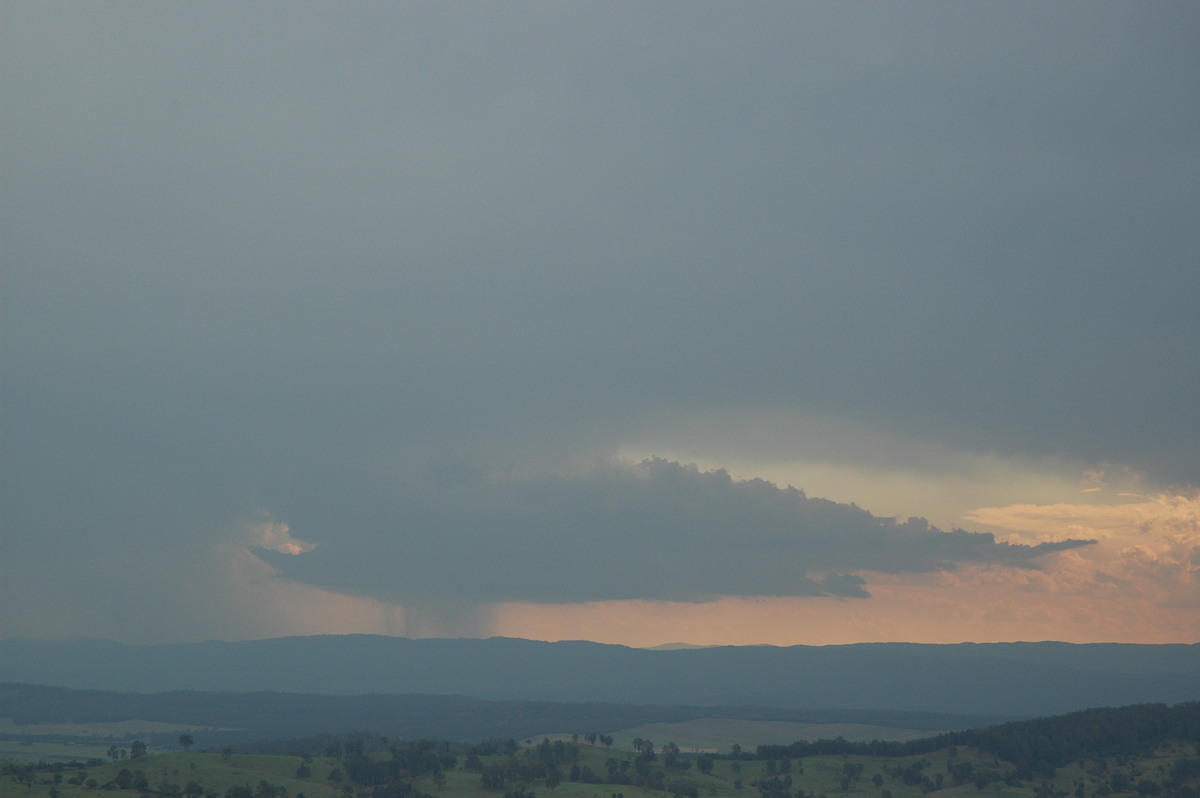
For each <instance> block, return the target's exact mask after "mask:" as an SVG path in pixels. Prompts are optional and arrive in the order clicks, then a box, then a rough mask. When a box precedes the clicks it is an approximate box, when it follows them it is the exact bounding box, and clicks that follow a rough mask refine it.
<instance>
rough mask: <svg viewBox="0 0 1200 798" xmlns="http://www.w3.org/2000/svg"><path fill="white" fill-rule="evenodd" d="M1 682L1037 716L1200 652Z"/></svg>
mask: <svg viewBox="0 0 1200 798" xmlns="http://www.w3.org/2000/svg"><path fill="white" fill-rule="evenodd" d="M0 680H3V681H5V682H24V683H28V684H36V685H55V686H62V687H70V688H76V689H92V690H98V689H103V690H115V691H130V692H140V693H152V692H164V691H177V690H192V691H216V692H254V691H277V692H292V693H312V694H324V695H343V696H345V695H360V694H368V693H378V694H384V693H387V694H429V695H439V694H440V695H458V696H470V697H472V698H476V699H484V700H492V701H540V702H568V703H590V702H595V703H610V704H652V705H659V706H663V705H684V706H690V707H730V706H741V707H767V708H773V709H778V710H847V711H850V710H856V711H864V710H871V711H879V710H883V711H894V712H913V711H920V712H931V713H956V714H958V715H962V716H988V717H999V716H1004V717H1036V716H1046V715H1052V714H1058V713H1064V712H1070V711H1073V710H1079V709H1085V708H1089V707H1098V706H1121V705H1127V704H1138V703H1153V702H1161V703H1168V704H1174V703H1179V702H1184V701H1195V700H1198V699H1200V644H1196V645H1130V644H1088V645H1076V644H1069V643H1054V642H1042V643H987V644H972V643H964V644H956V645H926V644H912V643H864V644H858V645H848V646H790V647H774V646H740V647H732V646H726V647H714V648H686V649H671V650H647V649H635V648H628V647H626V646H616V645H605V644H600V643H590V642H579V641H575V642H558V643H546V642H538V641H532V640H517V639H512V638H489V639H486V640H473V639H450V640H436V639H419V640H414V639H409V638H399V637H380V636H372V635H345V636H331V635H323V636H314V637H286V638H276V639H269V640H254V641H245V642H233V643H227V642H208V643H176V644H169V645H156V646H133V645H125V644H120V643H114V642H111V641H105V640H53V639H7V640H0Z"/></svg>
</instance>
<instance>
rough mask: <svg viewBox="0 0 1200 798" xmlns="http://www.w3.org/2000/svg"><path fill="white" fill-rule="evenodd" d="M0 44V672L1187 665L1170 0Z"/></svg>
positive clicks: (787, 8)
mask: <svg viewBox="0 0 1200 798" xmlns="http://www.w3.org/2000/svg"><path fill="white" fill-rule="evenodd" d="M0 14H2V15H3V18H2V20H0V73H2V75H0V81H2V83H0V86H2V89H0V90H2V97H0V99H2V106H0V153H2V159H3V160H2V163H0V167H2V174H0V200H2V203H3V205H2V207H0V256H2V257H3V271H2V274H0V279H2V283H0V290H2V293H0V298H2V305H0V310H2V317H0V325H2V326H0V525H2V528H0V635H3V636H43V635H86V636H96V637H111V638H115V639H119V640H125V641H133V642H161V641H168V640H202V639H213V638H218V639H243V638H252V637H264V636H276V635H283V634H307V633H319V632H375V633H387V634H410V635H426V636H427V635H487V634H505V635H512V636H527V637H538V638H544V639H563V638H590V639H596V640H603V641H609V642H622V643H629V644H634V645H654V644H658V643H666V642H671V641H687V642H693V643H777V644H791V643H841V642H854V641H858V640H921V641H939V642H952V641H959V640H981V641H982V640H1017V639H1062V640H1073V641H1087V640H1119V641H1139V642H1172V641H1173V642H1196V641H1198V640H1200V494H1198V486H1200V445H1198V443H1200V420H1198V417H1197V412H1196V407H1197V399H1196V397H1197V396H1198V395H1200V312H1198V311H1197V301H1198V299H1200V146H1198V145H1197V142H1198V141H1200V92H1197V90H1196V89H1197V86H1200V48H1198V47H1197V46H1196V44H1197V42H1198V41H1200V6H1197V5H1196V4H1195V3H1189V2H1180V3H1126V2H1121V3H1103V2H1094V0H1088V2H1079V3H1070V2H1058V3H1046V2H1040V1H1039V2H1028V3H1022V2H1006V3H992V4H979V3H972V4H963V3H949V2H947V3H939V2H923V3H893V2H888V3H852V4H851V3H820V4H817V3H736V4H733V3H705V2H687V3H683V2H679V3H672V2H660V3H640V2H639V3H635V2H627V3H605V4H595V3H559V2H553V3H551V2H547V3H531V2H517V3H462V4H455V3H354V4H329V3H298V2H286V3H284V2H278V3H273V2H270V3H268V2H260V3H243V2H237V3H233V2H229V3H223V2H193V3H158V2H110V3H85V2H77V3H59V2H49V1H42V0H39V2H7V3H5V4H4V5H3V8H2V9H0ZM910 518H911V519H912V520H909V519H910Z"/></svg>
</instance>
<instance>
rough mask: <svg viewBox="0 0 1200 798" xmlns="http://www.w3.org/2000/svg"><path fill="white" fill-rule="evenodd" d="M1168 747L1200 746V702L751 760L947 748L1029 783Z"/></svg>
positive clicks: (801, 745)
mask: <svg viewBox="0 0 1200 798" xmlns="http://www.w3.org/2000/svg"><path fill="white" fill-rule="evenodd" d="M1168 741H1176V742H1187V743H1196V742H1200V702H1189V703H1184V704H1176V705H1175V706H1168V705H1166V704H1138V705H1133V706H1127V707H1102V708H1096V709H1086V710H1082V711H1080V712H1069V713H1067V714H1065V715H1057V716H1054V717H1048V718H1034V719H1031V720H1021V721H1012V722H1009V723H1002V724H999V725H996V726H988V727H985V728H979V729H968V730H965V731H957V732H947V733H945V734H938V735H935V736H932V737H924V738H921V739H919V740H911V741H908V742H888V741H880V740H875V741H872V742H869V743H853V742H848V741H846V740H815V741H800V742H796V743H792V744H791V745H760V746H758V747H757V749H756V752H755V755H756V757H757V758H758V759H783V758H793V759H794V758H799V757H804V756H814V755H818V754H838V755H850V754H865V755H871V756H913V755H917V754H924V753H929V752H931V751H936V750H939V749H943V748H948V747H952V746H971V747H974V748H977V749H978V750H980V751H985V752H988V753H991V754H994V755H995V756H997V757H998V758H1000V759H1003V760H1005V761H1007V762H1009V763H1011V764H1012V765H1013V766H1014V768H1015V770H1016V773H1017V777H1018V778H1030V777H1032V776H1033V775H1035V774H1039V773H1047V772H1050V771H1052V770H1053V769H1054V768H1057V767H1061V766H1063V765H1065V764H1067V763H1068V762H1072V761H1076V760H1079V759H1099V758H1104V757H1110V756H1118V757H1120V756H1125V757H1129V756H1142V755H1145V754H1148V753H1150V752H1152V751H1154V750H1155V749H1157V748H1159V747H1160V746H1162V745H1163V744H1164V743H1166V742H1168Z"/></svg>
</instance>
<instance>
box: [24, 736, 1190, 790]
mask: <svg viewBox="0 0 1200 798" xmlns="http://www.w3.org/2000/svg"><path fill="white" fill-rule="evenodd" d="M663 742H666V740H665V739H664V740H663ZM1194 754H1195V752H1194V751H1193V750H1192V748H1190V747H1187V748H1182V749H1178V750H1174V751H1168V750H1164V751H1161V752H1159V753H1158V754H1157V755H1156V756H1154V757H1150V758H1146V759H1144V760H1142V761H1139V762H1137V763H1134V765H1133V767H1134V768H1135V769H1136V770H1137V771H1138V772H1145V773H1148V774H1152V773H1155V772H1162V769H1164V768H1165V769H1168V770H1169V767H1170V764H1171V762H1172V761H1173V759H1174V758H1176V757H1179V756H1192V755H1194ZM524 755H525V754H524V753H523V752H522V753H518V754H517V756H518V757H522V756H524ZM376 756H377V757H378V758H380V759H385V758H386V754H377V755H376ZM633 758H634V757H633V754H632V753H630V752H629V751H628V750H618V749H617V748H613V749H605V748H599V747H594V746H589V745H586V744H580V759H579V764H580V766H581V767H582V766H587V767H590V768H591V769H592V770H593V771H594V772H595V773H597V774H603V773H605V772H606V766H605V763H606V762H607V761H608V760H609V759H613V760H616V761H617V762H618V763H620V762H621V761H626V762H629V763H630V764H629V767H630V768H631V769H632V767H633V764H634V763H633V761H632V760H633ZM482 759H483V761H484V763H485V764H488V763H500V762H502V761H504V760H505V757H503V756H489V757H483V758H482ZM964 762H971V763H972V765H973V766H974V767H975V768H978V769H988V768H990V767H993V766H994V765H995V764H996V763H995V761H994V759H993V758H992V757H991V756H984V755H979V754H977V753H975V752H973V751H971V750H969V749H965V748H960V749H958V750H957V752H956V753H955V754H953V755H952V754H951V753H950V752H949V751H938V752H934V753H931V754H925V755H922V756H916V757H907V758H905V757H870V756H811V757H807V758H804V759H802V760H794V761H792V762H790V770H788V771H787V772H786V773H779V774H778V775H780V777H783V776H785V775H786V776H788V777H790V778H791V790H792V792H793V793H795V792H797V791H799V790H803V791H804V792H805V793H806V794H807V795H810V796H818V797H820V796H825V798H886V796H885V792H886V793H890V795H891V796H892V798H925V797H926V796H927V795H931V796H932V798H1033V797H1034V796H1035V793H1036V792H1037V791H1038V789H1039V788H1041V790H1042V792H1043V794H1046V788H1047V787H1050V788H1051V792H1050V794H1054V795H1063V796H1074V795H1075V794H1076V791H1077V790H1078V789H1080V788H1081V787H1082V790H1083V794H1084V796H1086V798H1095V796H1097V795H1098V790H1099V788H1100V785H1101V783H1102V778H1101V776H1100V775H1099V774H1100V771H1101V767H1100V763H1096V762H1085V763H1073V764H1071V765H1070V766H1067V767H1062V768H1059V769H1058V771H1057V773H1056V774H1055V776H1054V778H1053V780H1052V781H1047V782H1028V783H1026V784H1024V785H1023V786H1021V787H1012V786H1008V785H1005V784H1004V783H1003V782H996V783H992V784H989V785H987V786H986V787H984V788H983V789H982V790H980V789H978V788H977V787H976V786H975V785H974V784H972V783H968V784H963V785H957V786H955V785H953V783H952V780H951V777H950V774H949V770H950V767H951V766H953V765H955V764H961V763H964ZM301 763H302V759H301V758H300V757H298V756H262V755H249V754H233V755H232V756H224V755H222V754H220V753H208V752H186V753H185V752H182V751H177V752H166V753H160V754H151V755H150V756H148V757H146V758H143V759H139V760H136V761H130V760H122V761H118V762H109V763H107V764H104V765H102V766H98V767H92V768H87V769H86V770H85V772H84V773H82V774H81V773H80V772H79V771H76V770H64V771H62V772H61V773H60V774H59V776H60V778H59V780H58V782H57V783H55V781H54V779H53V774H51V773H48V772H38V773H35V774H33V775H32V779H31V780H27V781H22V780H20V779H18V778H17V777H16V776H15V775H11V776H10V775H5V776H0V798H104V797H105V796H107V798H139V792H138V791H137V790H132V789H131V790H117V789H115V788H114V787H113V786H112V783H113V782H114V781H115V779H116V778H117V773H118V772H119V771H120V770H121V769H122V768H127V769H129V770H130V771H141V772H142V773H143V774H144V775H145V778H146V781H147V783H148V787H149V791H150V792H151V793H158V794H160V795H178V794H179V793H180V792H182V791H184V790H185V788H186V785H187V784H188V783H189V782H195V783H196V784H198V785H200V786H201V787H202V788H203V793H202V795H205V796H213V795H215V796H219V797H220V798H223V797H224V796H225V793H226V791H227V790H228V789H229V788H230V787H233V786H243V785H244V786H248V787H250V788H251V789H255V788H257V786H258V785H259V783H260V782H262V781H265V782H268V783H269V784H271V785H274V786H276V787H282V788H284V789H286V790H287V795H288V798H297V797H298V796H300V795H303V796H304V798H367V796H369V795H370V792H369V791H364V790H361V789H359V790H354V789H351V790H350V791H349V792H346V789H345V787H344V786H343V785H339V784H336V783H334V782H331V781H329V780H328V776H329V774H330V772H331V771H332V770H333V769H335V768H337V767H338V766H339V764H340V763H339V762H338V760H336V759H330V758H325V757H316V758H314V759H313V760H312V761H311V762H310V763H309V765H308V767H309V769H310V771H311V775H310V776H309V777H307V778H298V777H297V776H296V771H297V768H298V767H299V766H300V764H301ZM917 763H923V765H922V772H923V773H924V774H925V775H927V776H929V777H930V779H931V780H932V779H935V778H936V777H937V776H938V775H940V776H941V782H939V783H940V785H941V786H940V789H936V790H934V792H932V793H927V792H926V791H925V790H923V789H922V787H921V786H920V785H919V784H905V783H904V780H903V779H902V777H901V776H900V775H898V773H899V771H901V770H904V769H906V768H910V767H912V766H913V765H914V764H917ZM463 764H464V757H459V760H458V764H457V766H456V767H455V768H454V769H452V770H449V771H446V772H445V773H444V774H443V778H442V780H441V783H440V784H439V783H435V781H434V779H433V778H432V777H426V778H422V779H418V780H417V781H415V782H414V786H415V787H416V788H417V789H419V790H420V791H422V792H424V793H428V794H431V795H435V796H438V798H501V796H503V795H504V790H501V791H493V792H489V791H484V790H483V789H482V786H481V784H480V776H479V774H478V773H476V772H470V771H467V770H465V769H464V767H463ZM1110 764H1111V763H1105V766H1108V765H1110ZM848 765H850V766H851V768H850V772H851V773H853V775H848V772H847V766H848ZM655 766H656V767H661V766H662V762H661V757H660V758H659V760H658V762H657V763H656V765H655ZM857 766H861V769H858V768H857ZM1124 766H1126V767H1129V763H1125V765H1124ZM768 767H769V765H768V763H767V762H762V761H749V760H741V761H732V760H724V759H723V760H717V761H716V762H714V766H713V770H712V774H711V775H704V774H702V773H700V772H699V770H698V768H696V767H695V766H693V767H691V768H689V769H687V770H685V771H671V772H670V773H669V774H668V777H667V781H668V782H670V781H678V782H680V783H684V784H686V785H688V786H691V787H694V788H695V789H696V791H697V794H698V796H699V798H759V796H760V791H759V789H758V788H757V787H756V786H754V782H756V781H758V780H760V779H764V778H770V774H769V773H768ZM781 767H782V763H775V768H776V770H777V771H778V770H779V769H780V768H781ZM81 776H82V778H80V777H81ZM876 777H878V779H876ZM80 780H81V781H83V782H84V783H83V784H72V783H70V782H71V781H80ZM89 783H90V784H92V786H90V787H89V786H87V785H88V784H89ZM105 785H109V786H108V787H107V788H106V787H105ZM516 787H523V788H526V789H528V790H532V791H534V792H535V793H536V796H537V798H613V797H614V796H618V795H619V796H623V798H666V796H669V795H671V793H670V792H669V791H655V790H652V789H648V788H644V787H637V786H631V785H619V784H587V783H583V782H571V781H568V780H565V779H564V780H563V781H562V783H561V784H559V785H558V786H557V787H555V788H554V789H553V790H551V789H549V788H548V787H547V786H546V785H545V784H544V783H542V782H541V781H535V782H533V783H531V784H527V785H517V784H511V783H510V784H508V785H506V787H505V790H508V789H513V788H516ZM1132 794H1133V793H1126V795H1132ZM1120 795H1121V794H1120V793H1113V796H1120Z"/></svg>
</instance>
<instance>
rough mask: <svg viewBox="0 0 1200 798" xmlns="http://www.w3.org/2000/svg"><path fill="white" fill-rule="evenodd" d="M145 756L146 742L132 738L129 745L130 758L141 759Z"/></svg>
mask: <svg viewBox="0 0 1200 798" xmlns="http://www.w3.org/2000/svg"><path fill="white" fill-rule="evenodd" d="M145 756H146V744H145V743H144V742H142V741H141V740H134V741H133V743H132V744H131V745H130V746H129V758H130V759H143V758H144V757H145Z"/></svg>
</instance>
